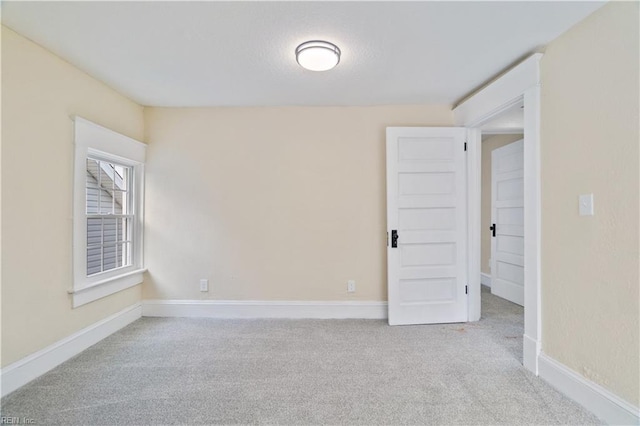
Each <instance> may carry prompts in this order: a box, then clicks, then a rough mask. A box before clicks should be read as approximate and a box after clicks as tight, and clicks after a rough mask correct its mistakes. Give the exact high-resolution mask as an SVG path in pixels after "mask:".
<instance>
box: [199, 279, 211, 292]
mask: <svg viewBox="0 0 640 426" xmlns="http://www.w3.org/2000/svg"><path fill="white" fill-rule="evenodd" d="M200 291H209V280H205V279H202V280H200Z"/></svg>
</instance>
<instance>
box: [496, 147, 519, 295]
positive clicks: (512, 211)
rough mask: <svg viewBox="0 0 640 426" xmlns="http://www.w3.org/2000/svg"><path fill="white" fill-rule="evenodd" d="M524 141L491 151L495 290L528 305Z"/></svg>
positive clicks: (498, 293) (497, 293)
mask: <svg viewBox="0 0 640 426" xmlns="http://www.w3.org/2000/svg"><path fill="white" fill-rule="evenodd" d="M523 146H524V141H523V140H519V141H517V142H513V143H510V144H509V145H505V146H503V147H502V148H498V149H495V150H493V151H492V153H491V228H490V229H491V232H492V238H491V293H493V294H495V295H496V296H500V297H502V298H504V299H507V300H510V301H511V302H513V303H517V304H518V305H521V306H524V180H523V177H524V151H523Z"/></svg>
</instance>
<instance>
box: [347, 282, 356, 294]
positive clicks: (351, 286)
mask: <svg viewBox="0 0 640 426" xmlns="http://www.w3.org/2000/svg"><path fill="white" fill-rule="evenodd" d="M355 292H356V281H355V280H349V281H347V293H355Z"/></svg>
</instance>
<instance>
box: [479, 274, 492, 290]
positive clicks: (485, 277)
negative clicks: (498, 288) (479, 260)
mask: <svg viewBox="0 0 640 426" xmlns="http://www.w3.org/2000/svg"><path fill="white" fill-rule="evenodd" d="M480 284H482V285H486V286H487V287H491V275H489V274H485V273H484V272H480Z"/></svg>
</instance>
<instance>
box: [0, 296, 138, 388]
mask: <svg viewBox="0 0 640 426" xmlns="http://www.w3.org/2000/svg"><path fill="white" fill-rule="evenodd" d="M141 316H142V305H141V304H140V303H136V304H134V305H131V306H129V307H128V308H125V309H123V310H122V311H120V312H117V313H115V314H113V315H111V316H109V317H107V318H105V319H103V320H101V321H98V322H96V323H94V324H92V325H90V326H89V327H86V328H83V329H82V330H80V331H78V332H76V333H73V334H72V335H70V336H68V337H65V338H64V339H62V340H59V341H57V342H56V343H54V344H52V345H50V346H47V347H46V348H44V349H42V350H39V351H38V352H35V353H33V354H31V355H29V356H27V357H25V358H23V359H21V360H19V361H16V362H14V363H13V364H10V365H8V366H6V367H5V368H3V369H2V372H1V373H0V383H1V388H2V390H1V392H0V393H1V394H2V396H3V397H4V396H6V395H8V394H10V393H11V392H13V391H14V390H16V389H18V388H20V387H21V386H24V385H26V384H27V383H29V382H30V381H32V380H34V379H36V378H38V377H40V376H41V375H43V374H44V373H46V372H48V371H49V370H52V369H53V368H55V367H57V366H58V365H60V364H62V363H63V362H65V361H67V360H69V359H71V358H73V357H74V356H76V355H78V354H79V353H80V352H82V351H84V350H85V349H87V348H89V347H91V346H93V345H95V344H96V343H98V342H99V341H101V340H102V339H104V338H106V337H108V336H110V335H111V334H113V333H115V332H116V331H118V330H120V329H121V328H123V327H125V326H127V325H129V324H131V323H132V322H134V321H135V320H137V319H138V318H140V317H141Z"/></svg>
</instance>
